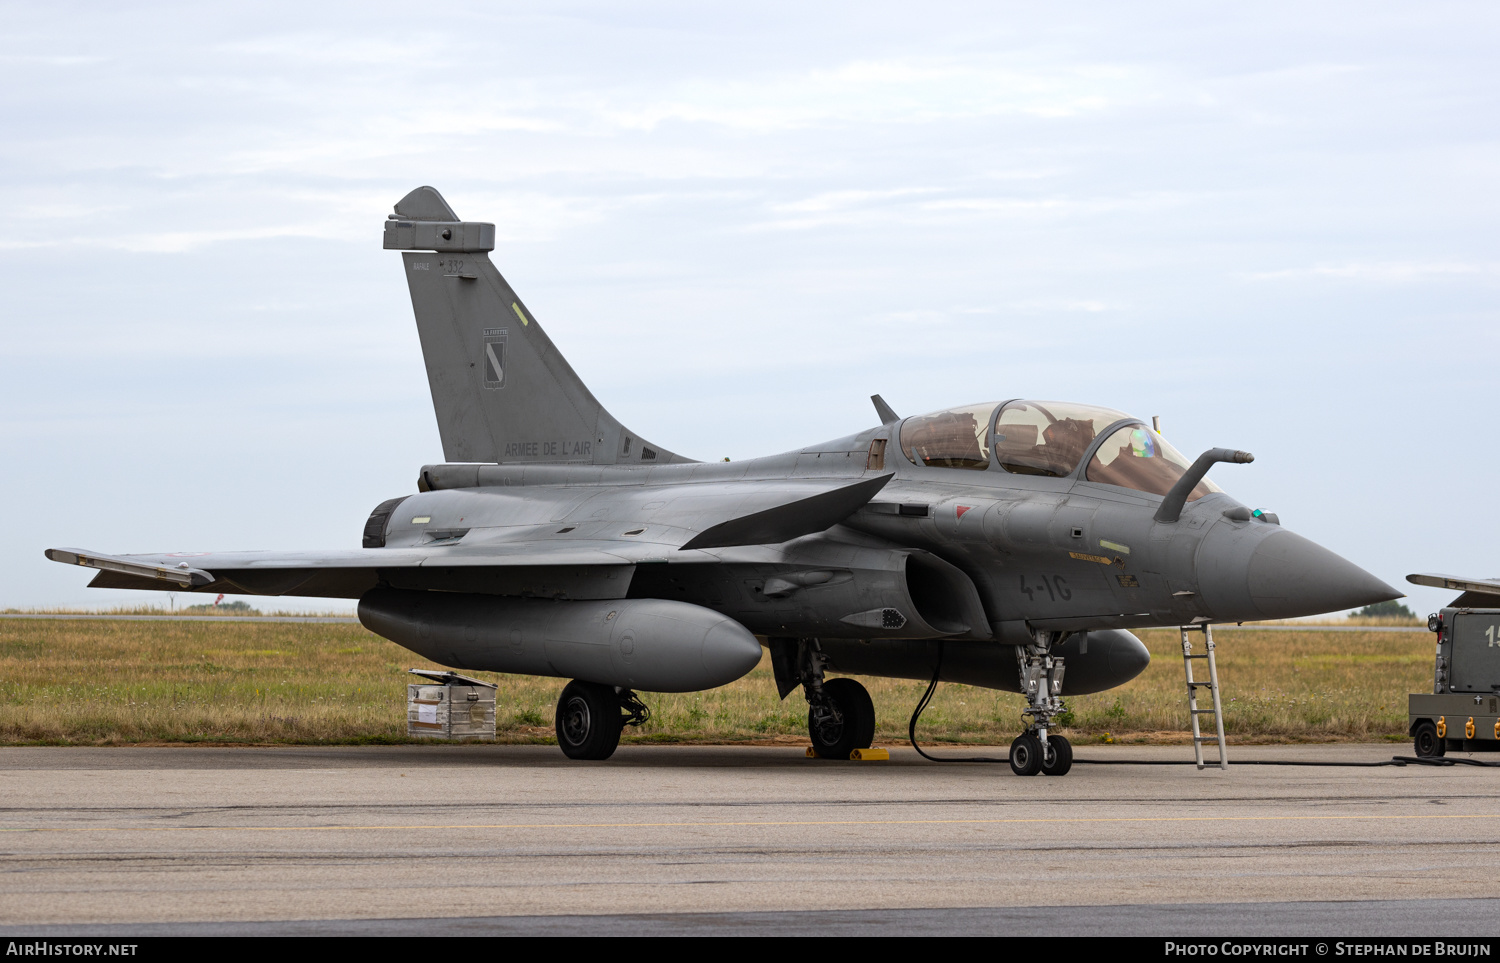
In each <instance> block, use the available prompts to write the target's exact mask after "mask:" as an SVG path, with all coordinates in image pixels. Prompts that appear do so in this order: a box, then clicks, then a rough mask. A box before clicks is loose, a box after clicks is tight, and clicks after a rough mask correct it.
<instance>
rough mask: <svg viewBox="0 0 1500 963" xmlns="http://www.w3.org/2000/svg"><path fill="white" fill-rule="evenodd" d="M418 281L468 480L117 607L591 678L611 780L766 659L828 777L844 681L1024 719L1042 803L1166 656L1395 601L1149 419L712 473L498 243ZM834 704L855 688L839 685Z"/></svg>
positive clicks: (921, 436)
mask: <svg viewBox="0 0 1500 963" xmlns="http://www.w3.org/2000/svg"><path fill="white" fill-rule="evenodd" d="M384 247H385V249H387V250H394V251H400V252H401V262H402V269H403V271H404V272H405V275H406V279H407V283H408V285H409V287H410V291H411V300H412V307H413V309H414V311H415V314H416V322H417V330H418V333H419V335H420V338H421V344H422V353H423V357H424V359H425V362H426V366H427V377H428V381H429V384H430V387H431V390H432V402H433V407H434V409H435V411H436V414H437V423H438V431H439V433H440V436H441V439H442V445H443V457H444V461H443V462H442V463H441V464H431V465H425V466H423V467H422V469H421V471H420V472H419V474H418V478H417V485H416V487H417V491H416V492H414V493H410V494H405V495H400V496H398V497H395V498H391V499H389V500H388V501H384V502H381V503H380V504H379V505H377V506H376V507H375V509H374V510H373V511H372V512H371V513H370V516H369V519H368V521H367V522H366V523H365V526H364V533H363V544H362V547H360V548H349V549H339V550H333V551H325V552H222V553H220V552H213V553H180V552H179V553H167V554H157V555H151V554H146V555H105V554H101V553H98V552H92V551H87V550H84V549H74V548H62V549H48V550H47V553H46V554H47V557H48V558H51V559H53V560H54V561H58V562H65V563H70V564H77V565H82V566H86V567H89V568H93V569H98V570H99V571H98V574H97V575H95V576H94V578H93V581H91V582H90V583H89V584H90V585H91V586H97V587H101V588H122V589H143V588H145V589H162V590H171V591H192V592H206V593H219V592H226V593H233V594H242V595H296V596H316V597H324V598H350V599H358V600H359V618H360V621H361V622H363V623H364V624H365V625H366V626H367V627H368V628H369V629H370V630H371V631H373V632H376V633H378V634H380V635H382V636H384V637H385V638H387V639H390V640H392V641H394V642H396V643H398V644H400V645H403V646H405V647H407V648H408V649H411V650H412V651H414V652H417V653H419V654H420V655H422V656H424V657H426V658H428V659H431V660H432V661H434V662H437V663H440V664H443V665H447V666H452V667H454V668H457V669H463V670H486V671H492V672H501V673H526V674H531V675H545V676H555V677H558V678H562V679H569V680H571V681H570V682H568V683H567V685H566V686H565V687H564V688H563V690H562V693H561V695H560V697H559V699H558V703H557V712H556V728H557V739H558V743H559V745H560V746H561V748H562V750H563V752H564V753H566V754H567V755H568V756H569V757H572V758H574V759H604V758H607V757H608V756H609V755H610V754H611V753H613V752H614V750H615V747H616V745H617V744H618V742H619V740H620V735H621V731H622V727H623V726H624V725H627V724H639V723H640V722H641V721H643V720H644V719H645V718H647V715H648V709H647V708H646V706H645V705H644V704H643V703H642V702H641V700H640V698H639V697H638V695H637V690H640V691H645V692H687V691H698V690H702V689H708V688H713V687H716V686H721V685H725V684H727V683H729V682H732V681H734V680H736V679H738V678H740V677H742V676H744V675H745V674H746V673H748V672H749V671H750V670H751V669H753V668H754V667H755V666H756V665H757V664H758V663H759V661H760V659H761V656H762V651H763V649H765V650H769V654H770V661H771V665H772V667H773V670H774V676H775V680H776V686H777V689H778V692H779V694H780V696H781V697H782V698H783V699H784V698H786V697H787V695H788V694H789V693H791V692H792V691H793V690H794V689H796V688H797V687H798V686H800V687H801V688H802V692H803V695H804V696H805V697H806V699H807V703H808V734H809V736H810V738H811V740H812V745H813V749H814V750H815V752H816V754H817V755H818V756H821V757H825V758H843V759H847V758H849V756H850V753H851V752H852V751H853V750H855V749H860V748H865V747H868V746H869V745H870V744H871V741H872V739H873V736H874V732H875V713H874V709H873V707H872V704H871V700H870V696H869V693H868V691H867V690H866V689H865V687H864V686H863V685H861V684H860V683H859V682H858V681H856V680H855V679H853V678H850V676H859V675H867V676H884V677H891V678H902V679H919V680H923V681H926V680H929V679H931V680H934V681H935V680H946V681H951V682H960V683H967V684H970V685H976V686H984V687H988V688H992V689H1001V690H1007V691H1012V692H1021V693H1024V694H1025V696H1026V698H1027V708H1026V711H1025V714H1024V715H1023V717H1022V721H1023V723H1024V725H1025V729H1024V731H1023V732H1022V733H1021V734H1020V735H1019V736H1018V737H1017V738H1016V740H1015V742H1014V743H1013V744H1012V746H1011V751H1010V763H1011V767H1012V768H1013V769H1014V770H1015V771H1016V772H1017V773H1020V774H1024V775H1034V774H1036V773H1038V772H1042V773H1046V774H1049V775H1062V774H1064V773H1066V772H1067V771H1068V769H1069V767H1070V766H1071V762H1072V750H1071V747H1070V746H1069V744H1068V741H1067V739H1066V738H1065V737H1062V736H1060V735H1057V734H1055V733H1051V732H1050V730H1052V729H1053V728H1054V726H1053V722H1054V720H1055V718H1056V716H1057V715H1058V714H1059V713H1060V712H1062V711H1063V701H1062V700H1063V699H1064V698H1065V697H1067V696H1070V695H1076V694H1082V693H1089V692H1098V691H1101V690H1104V689H1109V688H1111V687H1114V686H1118V685H1121V684H1123V683H1125V682H1127V681H1129V680H1130V679H1132V678H1134V677H1135V676H1136V675H1138V674H1139V673H1140V672H1141V671H1142V670H1144V669H1145V667H1146V665H1147V663H1148V662H1149V661H1150V657H1149V655H1148V654H1147V651H1146V648H1145V646H1144V645H1142V644H1141V642H1140V640H1139V639H1137V638H1136V637H1135V636H1134V635H1133V634H1131V632H1130V631H1129V630H1130V629H1132V628H1138V627H1143V626H1179V625H1195V624H1201V623H1209V622H1239V621H1244V620H1252V619H1276V618H1289V617H1295V616H1303V615H1311V614H1316V613H1321V612H1329V611H1333V610H1336V609H1344V608H1352V607H1355V606H1361V605H1365V604H1368V603H1372V602H1378V601H1383V600H1385V599H1391V598H1399V597H1400V593H1399V592H1397V591H1396V590H1395V589H1393V588H1391V587H1390V586H1389V585H1386V584H1385V583H1384V582H1381V581H1380V580H1379V579H1377V578H1375V577H1374V576H1372V575H1370V574H1369V573H1367V572H1365V571H1363V570H1362V569H1360V568H1358V567H1356V566H1355V565H1353V564H1351V563H1349V562H1347V561H1345V560H1344V559H1342V558H1340V557H1339V556H1337V555H1335V554H1334V553H1332V552H1330V551H1328V550H1327V549H1324V548H1322V547H1320V546H1318V545H1316V544H1314V543H1313V542H1311V541H1309V540H1307V539H1305V538H1303V537H1301V536H1299V535H1296V534H1294V533H1292V532H1290V531H1288V530H1286V529H1285V528H1283V527H1282V526H1281V524H1280V521H1279V519H1278V518H1277V517H1276V516H1275V515H1274V514H1270V513H1267V512H1263V511H1260V510H1251V509H1250V508H1248V507H1246V506H1245V505H1243V504H1241V503H1240V502H1238V501H1236V500H1235V499H1234V498H1232V497H1230V496H1229V495H1228V494H1226V493H1225V492H1224V491H1222V490H1221V489H1220V488H1219V487H1218V486H1217V485H1215V484H1214V483H1213V482H1211V481H1209V480H1208V478H1207V477H1206V474H1207V472H1208V470H1209V468H1210V467H1211V466H1213V465H1215V464H1218V463H1221V462H1223V463H1241V464H1243V463H1247V462H1250V461H1251V460H1252V458H1251V456H1250V455H1249V454H1248V453H1246V452H1243V451H1233V450H1230V449H1224V448H1213V449H1210V450H1208V451H1206V452H1204V453H1203V454H1201V455H1199V456H1198V457H1197V458H1196V459H1188V458H1185V457H1183V456H1182V455H1181V454H1179V453H1178V451H1177V450H1176V449H1175V448H1173V447H1172V446H1171V445H1170V444H1168V442H1167V441H1166V439H1165V438H1163V437H1162V435H1161V434H1160V433H1159V432H1157V431H1155V430H1153V428H1152V427H1151V426H1149V425H1147V424H1146V423H1145V422H1144V421H1143V420H1141V419H1140V418H1135V417H1132V416H1131V415H1128V414H1126V413H1124V412H1122V411H1116V410H1113V409H1110V408H1106V407H1099V406H1095V405H1087V404H1077V403H1072V402H1058V401H1045V400H1043V401H1037V400H1032V399H1010V400H999V401H987V402H982V403H977V404H963V405H959V406H957V407H954V408H949V409H947V410H945V411H937V412H932V413H929V414H922V415H916V416H913V417H908V418H901V417H899V416H898V415H897V414H896V412H895V411H893V410H892V409H891V407H890V406H889V405H888V404H886V403H885V402H884V401H883V400H882V399H881V397H880V396H879V395H875V396H874V397H873V398H872V400H873V402H874V405H875V410H876V412H877V414H878V416H879V424H876V425H874V426H873V427H869V428H865V429H864V430H862V431H857V432H854V433H853V434H849V435H846V436H844V437H842V438H835V439H833V440H831V441H825V442H821V443H819V444H814V445H808V446H806V447H803V448H798V449H795V450H793V451H788V452H785V453H783V454H779V455H769V456H766V457H762V458H754V459H750V460H748V461H737V462H732V463H731V462H723V461H717V462H716V461H695V460H693V459H691V458H687V457H684V456H683V455H679V454H677V453H675V452H672V451H668V450H667V449H665V448H663V447H662V446H661V445H659V444H656V443H655V442H653V441H650V440H648V439H647V438H645V437H643V436H642V435H640V434H639V433H637V432H635V431H633V430H631V429H629V428H627V427H625V426H624V425H622V424H621V423H620V422H619V421H618V420H616V419H615V418H614V417H613V416H611V415H610V413H609V412H608V411H606V410H605V409H604V407H603V406H602V405H600V403H599V402H598V400H597V399H595V397H594V395H593V394H592V393H591V392H590V391H589V389H588V388H587V387H585V386H584V384H583V382H582V381H581V380H580V379H579V377H578V376H577V374H575V373H574V371H573V369H572V367H571V366H569V364H568V362H567V361H566V360H564V358H563V357H562V355H561V354H560V353H559V352H558V350H557V348H556V347H555V346H554V345H553V343H552V341H551V339H550V338H549V337H548V336H547V334H546V333H545V332H544V331H543V329H542V326H541V325H540V324H539V323H538V321H537V319H536V318H535V317H534V316H533V315H532V313H531V311H530V310H529V309H528V308H527V306H526V304H525V302H524V301H522V300H521V298H520V296H519V295H517V294H516V292H515V290H514V289H513V288H512V287H511V286H510V284H509V282H507V281H506V279H505V278H504V277H503V276H501V274H500V272H499V271H498V270H497V269H496V268H495V266H494V264H493V263H492V262H491V261H490V258H489V252H490V251H492V250H494V247H495V228H494V225H493V224H489V223H484V222H476V221H464V220H461V219H460V218H459V217H458V216H457V215H456V214H455V213H454V212H453V210H452V208H450V207H449V206H448V203H447V202H446V201H445V200H444V199H443V197H442V196H441V195H440V194H439V193H438V192H437V191H436V190H433V189H432V188H430V187H420V188H417V189H416V190H414V191H412V192H411V193H410V194H408V195H407V196H406V197H404V198H402V199H401V201H400V202H399V203H397V204H396V206H395V213H394V214H391V215H390V216H389V218H388V219H387V221H386V223H385V234H384ZM833 675H838V676H839V677H837V678H832V677H831V676H833Z"/></svg>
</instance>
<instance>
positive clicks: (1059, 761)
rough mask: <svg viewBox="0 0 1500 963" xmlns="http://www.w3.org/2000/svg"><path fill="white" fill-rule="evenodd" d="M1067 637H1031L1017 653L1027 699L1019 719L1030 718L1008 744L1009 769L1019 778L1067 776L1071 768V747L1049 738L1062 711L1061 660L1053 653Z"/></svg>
mask: <svg viewBox="0 0 1500 963" xmlns="http://www.w3.org/2000/svg"><path fill="white" fill-rule="evenodd" d="M1067 637H1068V633H1066V632H1042V631H1037V632H1034V633H1032V637H1031V639H1032V641H1031V644H1030V645H1027V646H1022V647H1020V648H1018V649H1017V650H1016V661H1017V663H1018V669H1019V670H1020V674H1021V693H1022V694H1023V695H1025V696H1026V702H1027V705H1026V708H1025V709H1024V710H1023V711H1022V713H1021V715H1022V718H1023V719H1024V718H1029V720H1030V721H1029V722H1028V723H1027V726H1026V731H1025V732H1023V733H1021V734H1020V735H1019V736H1017V737H1016V741H1015V742H1012V743H1011V744H1010V768H1011V771H1012V772H1014V773H1015V774H1016V775H1018V776H1035V775H1036V774H1037V773H1039V772H1040V773H1043V774H1045V775H1048V776H1062V775H1066V774H1067V772H1068V770H1069V769H1072V768H1073V744H1072V743H1070V742H1069V741H1068V740H1067V739H1066V738H1064V737H1063V736H1053V735H1049V734H1048V730H1049V729H1050V728H1051V726H1052V719H1053V717H1054V716H1057V715H1059V714H1061V713H1062V712H1063V711H1064V708H1065V707H1064V706H1063V701H1062V684H1063V660H1062V657H1061V656H1054V655H1052V650H1053V649H1054V648H1055V647H1057V646H1059V645H1061V644H1062V643H1063V640H1065V639H1066V638H1067Z"/></svg>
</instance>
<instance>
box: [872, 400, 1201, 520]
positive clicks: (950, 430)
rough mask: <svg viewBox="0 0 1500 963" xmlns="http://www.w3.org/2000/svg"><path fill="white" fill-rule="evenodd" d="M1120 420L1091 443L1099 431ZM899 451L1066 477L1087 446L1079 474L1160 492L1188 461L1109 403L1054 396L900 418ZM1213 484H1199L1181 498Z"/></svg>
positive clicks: (977, 467) (916, 459) (932, 462)
mask: <svg viewBox="0 0 1500 963" xmlns="http://www.w3.org/2000/svg"><path fill="white" fill-rule="evenodd" d="M1119 422H1126V424H1121V425H1119V427H1117V428H1116V429H1115V430H1114V431H1113V432H1111V433H1110V434H1109V436H1108V437H1107V438H1105V439H1104V441H1103V443H1102V444H1099V445H1098V446H1094V441H1095V439H1097V438H1098V437H1099V435H1100V433H1101V432H1103V431H1105V429H1107V428H1109V427H1110V426H1111V425H1115V424H1117V423H1119ZM900 440H901V451H902V452H903V453H904V454H905V455H906V457H907V458H908V459H910V460H911V462H912V463H913V464H916V465H926V466H928V467H933V468H963V469H968V470H970V471H985V470H988V469H989V468H990V464H991V462H992V461H993V462H994V463H995V464H998V465H999V466H1000V468H1001V469H1003V470H1005V471H1008V472H1010V473H1012V474H1016V475H1046V476H1051V477H1054V478H1062V477H1066V476H1069V475H1072V474H1073V473H1074V472H1075V471H1076V470H1077V468H1078V465H1079V463H1080V462H1082V461H1083V458H1084V456H1085V455H1086V454H1088V452H1089V449H1090V447H1094V453H1093V457H1092V458H1090V459H1089V462H1088V468H1087V469H1086V470H1085V471H1084V473H1083V477H1084V478H1086V479H1087V480H1088V481H1091V482H1099V483H1101V484H1104V485H1119V486H1120V487H1122V488H1132V489H1135V490H1136V491H1143V492H1151V493H1152V494H1156V495H1165V494H1166V493H1167V492H1168V491H1169V490H1170V489H1171V487H1172V486H1173V485H1174V484H1175V483H1176V482H1177V479H1179V478H1181V477H1182V475H1183V472H1185V471H1186V470H1187V468H1188V466H1189V465H1190V464H1191V462H1190V461H1189V460H1188V459H1186V458H1184V457H1183V456H1182V455H1181V454H1180V453H1179V452H1178V451H1177V449H1175V448H1173V447H1172V446H1171V445H1170V444H1168V443H1167V440H1166V439H1165V438H1163V437H1162V436H1161V435H1160V434H1158V433H1157V432H1155V431H1153V430H1151V429H1150V428H1148V427H1146V425H1145V424H1143V423H1142V422H1141V421H1139V420H1138V419H1134V418H1131V417H1130V416H1129V415H1127V414H1125V413H1124V412H1122V411H1115V410H1113V409H1111V408H1096V407H1094V406H1092V405H1076V404H1071V403H1068V402H1057V401H1011V402H1008V403H1006V404H1004V405H1000V404H998V403H995V402H989V403H986V404H978V405H965V406H964V407H962V408H950V409H948V410H947V411H938V412H934V413H933V414H930V415H918V416H916V417H914V418H908V419H906V421H904V422H902V424H901V439H900ZM1219 490H1220V489H1219V488H1218V487H1217V486H1215V485H1214V484H1213V483H1212V482H1210V481H1209V480H1208V479H1204V480H1203V481H1202V482H1200V483H1199V484H1198V485H1197V486H1196V487H1195V488H1194V489H1193V491H1192V494H1190V495H1189V496H1188V500H1189V501H1194V500H1196V499H1199V498H1202V497H1203V496H1204V495H1207V494H1208V493H1209V492H1217V491H1219Z"/></svg>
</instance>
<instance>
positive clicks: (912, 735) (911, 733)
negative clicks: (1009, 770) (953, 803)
mask: <svg viewBox="0 0 1500 963" xmlns="http://www.w3.org/2000/svg"><path fill="white" fill-rule="evenodd" d="M942 671H943V640H942V639H939V640H938V657H937V665H935V666H933V667H932V682H931V683H929V684H928V686H927V691H926V692H924V693H923V694H922V699H921V701H919V702H918V703H917V707H916V708H915V709H913V710H912V713H911V721H910V722H909V723H907V725H906V736H907V738H908V739H910V740H911V747H912V748H913V749H915V750H917V755H919V756H921V757H922V758H923V759H930V760H932V761H933V762H1010V760H1009V759H995V758H992V757H990V756H961V757H957V758H950V759H939V758H938V757H937V756H933V755H929V754H928V753H927V752H926V750H924V749H923V748H922V747H921V746H919V745H917V719H918V718H920V717H921V715H922V710H923V709H926V708H927V704H928V703H929V702H931V701H932V694H933V693H934V692H936V691H937V684H938V675H939V674H940V673H941V672H942Z"/></svg>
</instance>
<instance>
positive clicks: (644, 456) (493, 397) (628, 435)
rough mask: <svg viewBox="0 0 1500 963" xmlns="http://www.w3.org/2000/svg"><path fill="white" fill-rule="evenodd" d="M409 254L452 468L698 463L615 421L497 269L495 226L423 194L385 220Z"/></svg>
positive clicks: (391, 240)
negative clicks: (492, 260)
mask: <svg viewBox="0 0 1500 963" xmlns="http://www.w3.org/2000/svg"><path fill="white" fill-rule="evenodd" d="M384 246H385V248H386V250H394V251H403V252H405V253H403V254H402V255H401V260H402V263H403V265H404V267H405V269H406V281H407V284H408V285H409V286H410V288H411V304H412V309H413V310H414V311H415V312H416V316H417V334H418V335H419V336H420V338H421V340H422V356H423V358H424V359H425V360H426V362H427V382H428V384H429V386H430V387H431V388H432V406H433V409H434V410H435V411H436V413H437V422H438V432H439V434H440V435H441V436H442V440H443V458H444V459H445V460H447V461H450V462H492V463H500V464H511V463H517V462H520V463H527V462H531V463H537V464H562V463H572V464H585V465H615V464H635V465H640V464H646V465H651V464H666V463H669V462H684V461H691V460H692V459H688V458H683V457H682V456H680V455H676V454H673V453H672V452H669V451H666V450H664V449H662V448H661V447H660V446H657V445H652V444H650V443H648V442H646V441H644V440H643V439H642V438H641V437H640V436H639V435H637V434H635V433H634V432H631V431H629V430H628V429H626V428H625V427H624V426H623V425H621V424H620V423H619V422H618V421H616V420H615V419H614V417H613V416H612V415H610V413H609V412H608V411H605V410H604V406H603V405H601V404H599V402H598V400H597V399H596V398H595V397H594V395H593V393H592V392H590V391H589V389H588V388H587V387H585V386H584V384H583V382H582V381H581V380H579V378H578V375H577V374H576V373H574V371H573V368H572V366H571V365H569V364H568V362H567V361H566V360H565V359H564V358H563V356H562V355H561V354H559V353H558V351H557V348H556V347H555V346H554V345H553V344H552V339H550V338H548V337H547V335H546V333H545V332H544V331H543V330H542V328H541V326H540V325H539V324H537V322H536V319H535V318H533V317H532V316H531V312H530V311H528V310H527V309H526V305H525V304H524V303H522V301H521V299H520V298H519V297H517V296H516V293H515V291H514V290H512V289H511V286H510V285H509V284H508V283H506V280H505V278H503V277H502V276H501V275H500V272H499V271H498V270H496V268H495V265H494V264H492V263H490V259H489V254H488V252H490V251H492V250H494V249H495V225H493V224H485V223H481V222H477V221H461V220H459V218H458V215H457V214H455V213H453V209H452V208H451V207H449V206H448V203H447V202H446V201H444V200H443V196H442V195H441V194H439V193H438V192H437V191H435V190H433V189H432V188H431V187H419V188H417V189H416V190H414V191H412V192H411V193H410V194H408V195H406V196H405V197H403V198H402V199H401V200H400V201H399V202H398V203H397V204H396V213H395V214H393V215H391V217H390V218H389V219H388V220H387V221H386V222H385V242H384Z"/></svg>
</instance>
